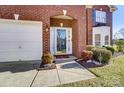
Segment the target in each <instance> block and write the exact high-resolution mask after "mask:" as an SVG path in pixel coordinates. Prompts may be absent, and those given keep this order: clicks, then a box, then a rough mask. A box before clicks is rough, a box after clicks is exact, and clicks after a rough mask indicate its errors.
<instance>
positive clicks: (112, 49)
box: [103, 46, 115, 54]
mask: <svg viewBox="0 0 124 93" xmlns="http://www.w3.org/2000/svg"><path fill="white" fill-rule="evenodd" d="M103 47H105V48H106V49H107V50H110V51H111V52H112V54H114V52H115V49H114V48H113V47H111V46H103Z"/></svg>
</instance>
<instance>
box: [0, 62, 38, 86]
mask: <svg viewBox="0 0 124 93" xmlns="http://www.w3.org/2000/svg"><path fill="white" fill-rule="evenodd" d="M39 65H40V61H35V62H33V61H32V62H8V63H0V87H29V86H30V85H31V83H32V81H33V79H34V77H35V75H36V73H37V70H36V68H37V67H38V66H39Z"/></svg>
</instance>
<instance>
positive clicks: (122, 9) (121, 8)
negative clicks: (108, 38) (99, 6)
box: [113, 5, 124, 34]
mask: <svg viewBox="0 0 124 93" xmlns="http://www.w3.org/2000/svg"><path fill="white" fill-rule="evenodd" d="M116 7H117V8H118V9H117V10H116V11H115V12H114V13H113V34H114V33H115V32H118V31H119V30H120V29H121V28H124V5H116Z"/></svg>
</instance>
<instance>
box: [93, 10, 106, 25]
mask: <svg viewBox="0 0 124 93" xmlns="http://www.w3.org/2000/svg"><path fill="white" fill-rule="evenodd" d="M95 13H96V22H99V23H106V12H104V11H98V10H96V12H95Z"/></svg>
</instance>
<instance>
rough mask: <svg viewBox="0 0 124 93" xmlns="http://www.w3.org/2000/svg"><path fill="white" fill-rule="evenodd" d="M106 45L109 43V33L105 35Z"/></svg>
mask: <svg viewBox="0 0 124 93" xmlns="http://www.w3.org/2000/svg"><path fill="white" fill-rule="evenodd" d="M105 45H109V36H108V35H106V36H105Z"/></svg>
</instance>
